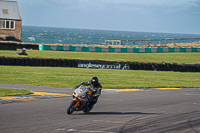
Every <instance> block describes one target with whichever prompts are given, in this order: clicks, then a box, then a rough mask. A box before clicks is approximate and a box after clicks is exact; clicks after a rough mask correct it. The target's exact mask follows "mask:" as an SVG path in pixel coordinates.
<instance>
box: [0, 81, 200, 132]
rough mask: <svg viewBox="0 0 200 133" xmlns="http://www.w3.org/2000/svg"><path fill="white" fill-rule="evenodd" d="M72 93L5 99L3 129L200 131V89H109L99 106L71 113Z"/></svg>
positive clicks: (1, 109) (1, 117)
mask: <svg viewBox="0 0 200 133" xmlns="http://www.w3.org/2000/svg"><path fill="white" fill-rule="evenodd" d="M0 88H25V89H29V90H32V91H45V92H59V93H65V94H71V93H72V91H73V90H71V89H65V88H53V87H39V86H27V85H12V84H0ZM71 100H72V98H71V97H61V98H49V99H41V100H34V101H28V102H15V103H9V104H0V132H2V133H29V132H31V133H39V132H42V133H68V132H69V133H132V132H133V133H179V132H181V133H198V132H200V89H180V90H151V89H148V90H145V91H136V92H116V91H103V92H102V95H101V97H100V98H99V101H98V103H97V104H96V105H95V107H94V108H93V110H92V111H91V112H90V113H88V114H85V113H83V112H74V113H73V114H72V115H67V114H66V109H67V107H68V106H69V104H70V102H71Z"/></svg>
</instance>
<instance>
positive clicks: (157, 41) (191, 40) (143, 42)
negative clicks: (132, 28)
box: [105, 38, 199, 46]
mask: <svg viewBox="0 0 200 133" xmlns="http://www.w3.org/2000/svg"><path fill="white" fill-rule="evenodd" d="M195 42H199V38H178V39H152V40H105V44H106V45H126V46H130V45H131V46H135V45H139V46H141V45H149V44H152V45H154V44H160V45H162V44H170V43H171V44H174V43H185V44H186V43H195Z"/></svg>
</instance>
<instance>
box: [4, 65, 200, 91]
mask: <svg viewBox="0 0 200 133" xmlns="http://www.w3.org/2000/svg"><path fill="white" fill-rule="evenodd" d="M92 76H98V77H99V79H100V83H101V84H102V86H103V88H158V87H164V88H172V87H182V88H184V87H185V88H200V82H199V81H200V73H189V72H171V71H167V72H163V71H134V70H114V69H84V68H67V67H65V68H64V67H22V66H0V82H1V83H13V84H27V85H39V86H51V87H64V88H67V87H74V86H76V85H77V84H79V83H81V82H86V81H89V80H90V79H91V77H92Z"/></svg>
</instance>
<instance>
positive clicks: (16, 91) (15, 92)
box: [0, 88, 32, 97]
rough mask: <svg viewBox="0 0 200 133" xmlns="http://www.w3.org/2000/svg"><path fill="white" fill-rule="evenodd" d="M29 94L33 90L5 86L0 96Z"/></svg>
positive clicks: (0, 90)
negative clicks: (6, 87)
mask: <svg viewBox="0 0 200 133" xmlns="http://www.w3.org/2000/svg"><path fill="white" fill-rule="evenodd" d="M28 94H32V92H30V91H28V90H25V89H4V88H0V97H5V96H18V95H28Z"/></svg>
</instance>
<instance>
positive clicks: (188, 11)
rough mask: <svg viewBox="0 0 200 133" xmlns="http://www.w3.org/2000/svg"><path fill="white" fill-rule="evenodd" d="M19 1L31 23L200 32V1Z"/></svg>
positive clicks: (53, 25) (23, 17)
mask: <svg viewBox="0 0 200 133" xmlns="http://www.w3.org/2000/svg"><path fill="white" fill-rule="evenodd" d="M17 1H18V5H19V10H20V13H21V17H22V24H23V25H28V26H46V27H63V28H81V29H100V30H119V31H141V32H164V33H195V34H196V33H197V34H200V0H17Z"/></svg>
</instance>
